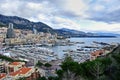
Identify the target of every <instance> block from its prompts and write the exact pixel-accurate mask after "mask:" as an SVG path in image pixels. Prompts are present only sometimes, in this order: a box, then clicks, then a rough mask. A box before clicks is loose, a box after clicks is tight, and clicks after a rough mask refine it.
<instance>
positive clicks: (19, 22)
mask: <svg viewBox="0 0 120 80" xmlns="http://www.w3.org/2000/svg"><path fill="white" fill-rule="evenodd" d="M9 23H13V24H14V28H17V29H29V30H32V28H33V26H35V28H36V29H37V30H38V31H39V32H48V31H49V32H51V33H55V31H54V30H53V29H52V28H51V27H50V26H48V25H47V24H44V23H42V22H31V21H29V20H27V19H24V18H21V17H17V16H5V15H1V14H0V24H2V25H6V26H8V24H9Z"/></svg>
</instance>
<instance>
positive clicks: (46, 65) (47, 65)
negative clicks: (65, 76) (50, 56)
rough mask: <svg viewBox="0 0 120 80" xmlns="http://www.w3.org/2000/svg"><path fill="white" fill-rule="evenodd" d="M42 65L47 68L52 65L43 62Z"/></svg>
mask: <svg viewBox="0 0 120 80" xmlns="http://www.w3.org/2000/svg"><path fill="white" fill-rule="evenodd" d="M44 66H45V67H47V68H48V67H51V66H52V65H51V64H49V63H45V64H44Z"/></svg>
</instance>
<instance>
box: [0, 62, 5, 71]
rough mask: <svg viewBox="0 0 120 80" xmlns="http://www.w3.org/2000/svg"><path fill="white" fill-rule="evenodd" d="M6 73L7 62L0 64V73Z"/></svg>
mask: <svg viewBox="0 0 120 80" xmlns="http://www.w3.org/2000/svg"><path fill="white" fill-rule="evenodd" d="M5 72H6V66H5V62H0V73H5Z"/></svg>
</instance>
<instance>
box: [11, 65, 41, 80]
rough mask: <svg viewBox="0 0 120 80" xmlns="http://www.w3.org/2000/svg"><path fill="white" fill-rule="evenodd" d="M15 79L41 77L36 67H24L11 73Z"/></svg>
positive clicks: (33, 79) (31, 79)
mask: <svg viewBox="0 0 120 80" xmlns="http://www.w3.org/2000/svg"><path fill="white" fill-rule="evenodd" d="M9 77H11V78H12V79H13V80H15V79H19V78H23V77H24V78H26V80H35V79H37V78H39V77H40V74H39V71H38V70H37V69H35V68H28V67H22V68H21V69H19V70H18V71H15V72H12V73H10V74H9Z"/></svg>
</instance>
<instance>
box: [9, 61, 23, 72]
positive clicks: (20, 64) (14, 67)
mask: <svg viewBox="0 0 120 80" xmlns="http://www.w3.org/2000/svg"><path fill="white" fill-rule="evenodd" d="M24 66H25V62H12V63H10V64H8V66H7V67H8V73H11V72H15V71H17V70H19V69H21V68H22V67H24Z"/></svg>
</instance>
